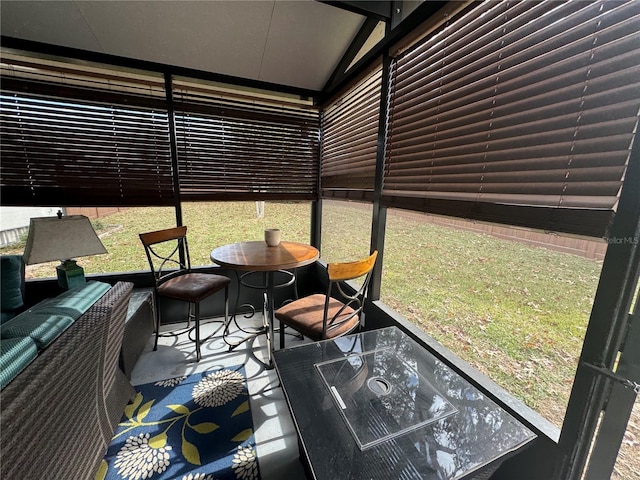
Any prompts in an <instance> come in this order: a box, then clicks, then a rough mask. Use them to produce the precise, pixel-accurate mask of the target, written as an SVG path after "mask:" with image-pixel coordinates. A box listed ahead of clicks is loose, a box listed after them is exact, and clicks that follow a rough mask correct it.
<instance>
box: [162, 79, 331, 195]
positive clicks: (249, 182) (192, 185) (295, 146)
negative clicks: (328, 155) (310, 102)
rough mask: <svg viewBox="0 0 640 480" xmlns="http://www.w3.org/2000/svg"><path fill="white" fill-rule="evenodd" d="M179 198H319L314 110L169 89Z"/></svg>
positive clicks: (317, 145) (196, 90)
mask: <svg viewBox="0 0 640 480" xmlns="http://www.w3.org/2000/svg"><path fill="white" fill-rule="evenodd" d="M174 101H175V109H176V136H177V143H178V164H179V167H178V173H179V183H180V192H181V198H182V199H183V200H186V201H201V200H312V199H316V198H317V196H318V188H317V186H318V165H319V128H320V125H319V114H318V110H317V109H316V108H313V107H311V106H306V105H296V104H295V103H286V102H280V103H277V102H271V101H267V100H262V99H259V98H256V99H251V98H241V97H229V96H224V95H221V94H215V93H213V92H212V93H209V92H206V91H204V90H203V89H197V88H191V87H189V86H185V85H184V84H183V85H179V84H177V85H176V86H175V87H174Z"/></svg>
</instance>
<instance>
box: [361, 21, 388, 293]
mask: <svg viewBox="0 0 640 480" xmlns="http://www.w3.org/2000/svg"><path fill="white" fill-rule="evenodd" d="M387 28H389V26H388V24H387ZM390 71H391V58H390V57H389V53H388V52H385V54H384V56H383V57H382V84H381V86H380V116H379V119H378V148H377V151H376V175H375V180H374V192H373V214H372V216H371V247H370V251H374V250H377V251H378V261H377V262H376V265H375V267H374V269H373V272H372V273H371V281H370V283H369V289H368V291H367V297H368V299H369V300H372V301H374V300H379V299H380V289H381V286H382V263H383V261H384V239H385V231H386V228H387V207H384V206H383V205H382V204H381V200H382V186H383V183H384V162H385V157H386V154H387V148H386V147H387V116H388V113H389V95H390V88H391V82H390V81H389V76H390Z"/></svg>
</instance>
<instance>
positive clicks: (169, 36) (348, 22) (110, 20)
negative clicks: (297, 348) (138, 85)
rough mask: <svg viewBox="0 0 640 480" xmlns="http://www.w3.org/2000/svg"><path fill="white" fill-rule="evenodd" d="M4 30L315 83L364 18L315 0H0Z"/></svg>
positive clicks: (273, 79)
mask: <svg viewBox="0 0 640 480" xmlns="http://www.w3.org/2000/svg"><path fill="white" fill-rule="evenodd" d="M1 14H2V15H1V17H2V20H1V29H2V32H1V33H2V35H4V36H9V37H15V38H19V39H25V40H32V41H37V42H42V43H49V44H53V45H60V46H64V47H72V48H77V49H81V50H87V51H91V52H100V53H107V54H111V55H116V56H122V57H126V58H133V59H136V60H146V61H151V62H157V63H161V64H167V65H173V66H177V67H186V68H192V69H195V70H202V71H205V72H213V73H218V74H224V75H232V76H236V77H241V78H246V79H250V80H260V81H265V82H270V83H276V84H282V85H288V86H294V87H299V88H305V89H310V90H320V89H322V87H323V86H324V84H325V82H326V80H327V79H328V78H329V76H330V75H331V73H332V72H333V70H334V68H335V67H336V65H337V64H338V62H339V61H340V59H341V57H342V55H343V54H344V52H345V51H346V49H347V48H348V46H349V44H350V43H351V41H352V39H353V38H354V36H355V35H356V33H357V31H358V29H359V28H360V26H361V25H362V22H363V21H364V17H362V16H361V15H358V14H355V13H351V12H348V11H345V10H341V9H339V8H335V7H332V6H329V5H326V4H323V3H319V2H316V1H313V0H295V1H288V0H275V1H274V0H258V1H254V0H251V1H249V0H236V1H231V0H208V1H190V0H189V1H158V0H155V1H151V0H150V1H113V0H109V1H71V0H69V1H44V2H42V1H31V0H22V1H2V5H1Z"/></svg>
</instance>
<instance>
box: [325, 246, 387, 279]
mask: <svg viewBox="0 0 640 480" xmlns="http://www.w3.org/2000/svg"><path fill="white" fill-rule="evenodd" d="M377 257H378V252H377V251H375V252H373V253H372V254H371V255H369V256H368V257H367V258H364V259H362V260H356V261H354V262H345V263H330V264H328V265H327V272H328V273H329V280H331V281H332V282H341V281H344V280H353V279H354V278H358V277H361V276H362V275H365V274H367V273H369V272H370V271H371V270H372V269H373V266H374V265H375V263H376V258H377Z"/></svg>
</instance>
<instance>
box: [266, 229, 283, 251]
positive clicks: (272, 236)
mask: <svg viewBox="0 0 640 480" xmlns="http://www.w3.org/2000/svg"><path fill="white" fill-rule="evenodd" d="M264 241H265V242H267V245H268V246H269V247H276V246H278V245H279V244H280V229H278V228H268V229H266V230H265V231H264Z"/></svg>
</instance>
